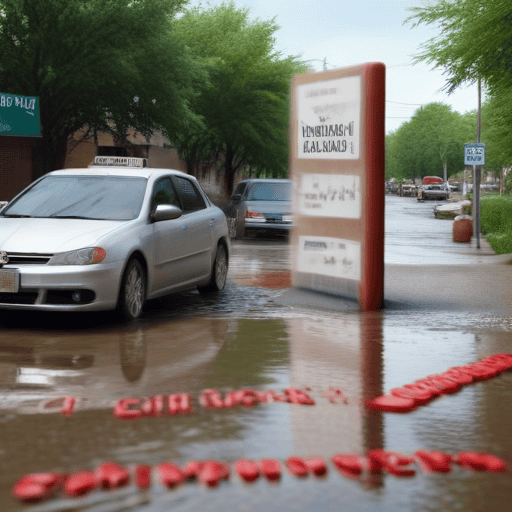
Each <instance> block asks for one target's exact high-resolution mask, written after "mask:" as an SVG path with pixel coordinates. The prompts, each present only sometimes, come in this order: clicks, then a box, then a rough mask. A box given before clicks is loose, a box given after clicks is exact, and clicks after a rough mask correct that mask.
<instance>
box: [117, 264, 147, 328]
mask: <svg viewBox="0 0 512 512" xmlns="http://www.w3.org/2000/svg"><path fill="white" fill-rule="evenodd" d="M145 297H146V274H145V273H144V269H143V268H142V265H141V263H140V262H139V260H137V259H132V260H130V261H129V262H128V265H127V266H126V270H125V271H124V274H123V280H122V282H121V290H120V292H119V302H118V309H119V313H120V314H121V316H122V317H123V318H125V319H126V320H135V319H136V318H139V317H140V315H141V314H142V308H143V306H144V301H145Z"/></svg>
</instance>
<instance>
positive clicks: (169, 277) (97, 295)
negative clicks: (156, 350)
mask: <svg viewBox="0 0 512 512" xmlns="http://www.w3.org/2000/svg"><path fill="white" fill-rule="evenodd" d="M142 160H143V159H134V158H105V157H96V159H95V162H96V163H98V162H101V163H102V164H103V165H91V166H90V167H89V168H87V169H66V170H60V171H54V172H50V173H48V174H46V175H44V176H43V177H42V178H40V179H39V180H37V181H35V182H34V183H32V184H31V185H30V186H29V187H27V188H26V189H25V190H24V191H22V192H21V193H20V194H18V195H17V196H16V197H15V198H14V199H12V200H11V201H10V202H9V203H8V204H7V205H6V206H4V207H3V208H2V209H1V210H0V308H4V309H38V310H58V311H92V310H104V309H105V310H106V309H115V308H117V309H118V311H119V312H120V313H121V314H122V316H124V317H125V318H128V319H132V318H137V317H139V316H140V315H141V313H142V308H143V306H144V302H145V301H146V300H147V299H153V298H156V297H159V296H162V295H166V294H168V293H171V292H178V291H182V290H186V289H189V288H195V287H197V288H198V289H199V291H220V290H222V289H223V287H224V284H225V282H226V275H227V271H228V261H229V249H230V243H229V236H228V227H227V222H226V217H225V215H224V213H223V212H222V210H220V209H219V208H217V207H216V206H214V205H212V203H211V202H210V201H209V199H208V197H207V196H206V195H205V193H204V191H203V190H202V189H201V187H200V186H199V184H198V183H197V181H196V180H195V178H193V177H192V176H189V175H187V174H185V173H182V172H180V171H173V170H169V169H152V168H147V167H143V165H144V163H143V162H142ZM105 163H106V164H107V165H105ZM110 164H114V165H112V166H111V165H110ZM119 164H120V165H119Z"/></svg>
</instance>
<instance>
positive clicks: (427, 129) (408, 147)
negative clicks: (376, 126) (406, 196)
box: [386, 103, 474, 179]
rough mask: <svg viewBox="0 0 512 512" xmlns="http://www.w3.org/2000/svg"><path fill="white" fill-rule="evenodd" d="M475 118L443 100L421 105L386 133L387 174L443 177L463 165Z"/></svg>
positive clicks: (401, 176) (397, 176) (453, 172)
mask: <svg viewBox="0 0 512 512" xmlns="http://www.w3.org/2000/svg"><path fill="white" fill-rule="evenodd" d="M472 133H474V130H473V118H472V117H471V116H462V115H460V114H459V113H457V112H453V111H452V109H451V107H450V106H448V105H445V104H443V103H429V104H428V105H425V106H423V107H420V108H419V109H418V110H417V111H416V112H415V114H414V116H413V117H412V118H411V120H410V121H408V122H406V123H403V124H402V125H401V126H400V127H399V128H398V130H396V131H395V132H393V133H391V134H389V135H387V137H386V177H387V178H391V177H394V178H402V179H403V178H411V179H412V178H422V177H424V176H430V175H435V176H440V177H444V171H445V170H446V174H447V176H446V177H448V176H450V175H452V174H455V173H457V172H458V171H460V170H462V169H463V168H464V144H465V143H467V142H469V141H471V140H473V138H474V135H473V136H472V135H471V134H472Z"/></svg>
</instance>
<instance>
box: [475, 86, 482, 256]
mask: <svg viewBox="0 0 512 512" xmlns="http://www.w3.org/2000/svg"><path fill="white" fill-rule="evenodd" d="M481 108H482V83H481V80H480V77H478V114H477V122H476V141H477V142H480V134H481V130H482V118H481ZM481 173H482V166H481V165H475V166H473V234H474V235H475V237H476V247H477V249H480V176H481Z"/></svg>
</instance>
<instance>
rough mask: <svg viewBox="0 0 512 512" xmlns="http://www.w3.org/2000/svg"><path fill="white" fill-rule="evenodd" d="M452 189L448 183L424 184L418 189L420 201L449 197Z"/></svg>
mask: <svg viewBox="0 0 512 512" xmlns="http://www.w3.org/2000/svg"><path fill="white" fill-rule="evenodd" d="M449 197H450V189H449V188H448V185H447V184H446V183H439V184H431V185H422V186H421V187H420V188H419V190H418V201H422V200H426V199H449Z"/></svg>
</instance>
